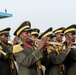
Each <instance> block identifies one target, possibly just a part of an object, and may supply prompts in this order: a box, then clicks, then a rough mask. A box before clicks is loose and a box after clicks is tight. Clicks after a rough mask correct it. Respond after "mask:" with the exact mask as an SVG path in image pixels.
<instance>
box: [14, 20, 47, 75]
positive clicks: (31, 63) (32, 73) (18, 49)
mask: <svg viewBox="0 0 76 75" xmlns="http://www.w3.org/2000/svg"><path fill="white" fill-rule="evenodd" d="M14 35H15V36H18V37H20V38H21V41H22V43H20V44H17V45H14V46H13V53H14V55H15V58H16V61H17V64H18V72H19V75H24V74H25V75H41V73H40V71H39V70H38V69H37V68H38V67H39V65H38V63H37V61H38V60H40V59H42V58H43V55H42V53H41V52H42V50H43V48H44V46H45V42H46V40H47V39H46V38H44V39H41V41H40V42H39V44H38V48H37V49H36V50H35V49H34V48H33V46H31V45H30V43H31V39H30V38H31V23H30V22H29V21H24V22H23V23H22V24H21V25H20V26H19V27H18V28H17V30H16V31H15V32H14Z"/></svg>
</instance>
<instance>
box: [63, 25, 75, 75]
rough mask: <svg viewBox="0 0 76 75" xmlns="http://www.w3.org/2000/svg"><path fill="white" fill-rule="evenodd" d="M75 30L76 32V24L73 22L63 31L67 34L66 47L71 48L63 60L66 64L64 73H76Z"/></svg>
mask: <svg viewBox="0 0 76 75" xmlns="http://www.w3.org/2000/svg"><path fill="white" fill-rule="evenodd" d="M75 32H76V24H72V25H70V26H68V27H67V28H66V29H65V30H64V31H63V33H64V34H65V38H66V40H65V42H64V48H65V49H67V48H70V52H69V54H68V56H67V58H66V59H65V61H64V62H63V63H64V64H65V72H64V75H76V45H75V47H74V48H72V46H73V45H74V44H73V43H74V42H75V35H76V34H75Z"/></svg>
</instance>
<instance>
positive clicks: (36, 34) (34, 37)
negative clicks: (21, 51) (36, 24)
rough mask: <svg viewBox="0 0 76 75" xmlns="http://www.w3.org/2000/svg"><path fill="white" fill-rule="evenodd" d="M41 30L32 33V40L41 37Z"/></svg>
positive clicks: (34, 30)
mask: <svg viewBox="0 0 76 75" xmlns="http://www.w3.org/2000/svg"><path fill="white" fill-rule="evenodd" d="M39 33H40V30H39V29H38V28H33V29H32V31H31V38H33V39H37V38H38V36H39Z"/></svg>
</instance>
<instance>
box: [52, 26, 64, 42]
mask: <svg viewBox="0 0 76 75" xmlns="http://www.w3.org/2000/svg"><path fill="white" fill-rule="evenodd" d="M64 29H65V28H64V27H60V28H58V29H56V30H54V31H53V33H54V34H55V37H56V40H55V41H56V42H60V43H62V42H63V35H64V34H63V33H62V31H63V30H64Z"/></svg>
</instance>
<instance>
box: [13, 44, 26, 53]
mask: <svg viewBox="0 0 76 75" xmlns="http://www.w3.org/2000/svg"><path fill="white" fill-rule="evenodd" d="M22 50H24V49H23V48H22V47H21V44H17V45H14V46H13V53H17V52H20V51H22Z"/></svg>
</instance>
